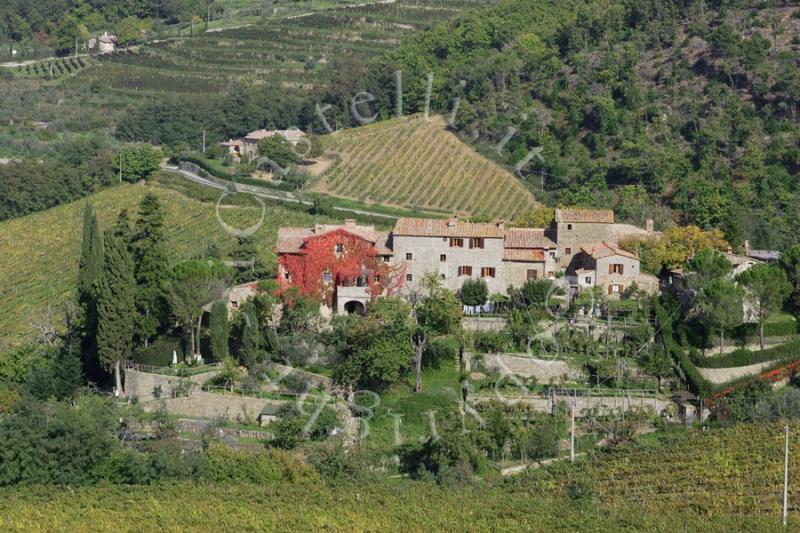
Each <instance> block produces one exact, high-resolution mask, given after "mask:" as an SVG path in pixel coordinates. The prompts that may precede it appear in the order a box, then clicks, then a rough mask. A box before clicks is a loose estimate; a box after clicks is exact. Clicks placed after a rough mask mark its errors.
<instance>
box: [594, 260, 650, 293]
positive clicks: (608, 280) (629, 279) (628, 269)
mask: <svg viewBox="0 0 800 533" xmlns="http://www.w3.org/2000/svg"><path fill="white" fill-rule="evenodd" d="M615 264H618V265H622V267H623V273H622V274H612V273H611V272H609V269H610V268H611V265H615ZM596 271H597V276H596V280H595V283H596V284H597V286H598V287H601V288H602V289H603V294H609V292H608V287H609V286H610V285H612V284H613V285H621V286H622V290H621V291H620V293H622V292H623V291H624V290H625V289H627V288H628V287H629V286H630V285H631V283H633V281H634V280H635V279H636V277H637V276H638V275H639V260H638V259H633V258H630V257H625V256H622V255H611V256H609V257H603V258H602V259H598V260H597V263H596Z"/></svg>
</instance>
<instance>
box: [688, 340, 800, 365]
mask: <svg viewBox="0 0 800 533" xmlns="http://www.w3.org/2000/svg"><path fill="white" fill-rule="evenodd" d="M791 358H794V359H800V340H794V341H791V342H787V343H786V344H781V345H780V346H775V347H774V348H769V349H767V350H764V351H757V352H752V351H750V350H746V349H739V350H736V351H733V352H731V353H729V354H725V355H723V356H721V357H702V358H701V357H696V358H695V361H694V362H695V364H696V365H697V366H699V367H701V368H734V367H738V366H747V365H754V364H756V363H763V362H766V361H778V360H781V359H791Z"/></svg>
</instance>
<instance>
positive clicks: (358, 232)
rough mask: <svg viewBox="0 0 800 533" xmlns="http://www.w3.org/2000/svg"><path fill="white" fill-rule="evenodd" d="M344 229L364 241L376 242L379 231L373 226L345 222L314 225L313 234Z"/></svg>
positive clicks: (323, 233)
mask: <svg viewBox="0 0 800 533" xmlns="http://www.w3.org/2000/svg"><path fill="white" fill-rule="evenodd" d="M336 230H344V231H346V232H348V233H352V234H353V235H355V236H357V237H361V238H362V239H364V240H365V241H369V242H377V241H378V236H379V235H380V233H379V232H377V231H375V228H374V227H373V226H359V225H357V224H356V223H355V222H345V223H344V224H317V225H316V226H314V230H313V233H314V236H317V235H325V234H326V233H330V232H331V231H336Z"/></svg>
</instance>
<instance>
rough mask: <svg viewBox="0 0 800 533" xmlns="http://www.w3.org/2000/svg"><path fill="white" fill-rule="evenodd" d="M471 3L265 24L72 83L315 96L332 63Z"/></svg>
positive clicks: (125, 89) (129, 61)
mask: <svg viewBox="0 0 800 533" xmlns="http://www.w3.org/2000/svg"><path fill="white" fill-rule="evenodd" d="M344 4H345V5H346V4H347V2H345V3H344ZM474 4H475V3H474V2H469V1H467V0H421V1H417V0H400V1H398V2H395V3H392V4H373V5H363V6H360V7H339V8H336V9H329V10H322V11H314V12H309V13H303V14H298V15H292V16H289V17H283V18H276V19H266V21H265V22H263V23H259V24H256V25H252V26H245V27H241V28H236V29H229V30H224V31H214V32H206V33H201V34H199V35H197V36H196V37H193V38H180V39H168V40H164V41H161V42H159V43H152V44H148V45H146V46H142V47H140V48H138V49H137V50H136V51H125V50H121V51H119V52H117V53H115V54H112V55H108V56H101V57H99V58H98V62H97V64H96V65H94V66H93V67H92V68H91V69H87V70H86V71H85V72H84V73H83V75H82V76H80V77H79V78H78V79H77V80H76V83H80V84H85V83H87V82H95V83H98V84H101V85H102V86H103V87H105V88H108V89H110V90H113V91H117V92H121V93H123V94H143V95H147V94H166V93H171V94H175V93H177V94H186V95H199V94H207V93H209V92H221V91H223V90H225V89H226V88H227V87H228V85H229V83H231V82H233V81H235V80H249V81H253V82H258V83H262V84H271V85H276V86H281V87H287V88H299V89H313V88H314V87H316V86H317V85H318V84H320V83H321V81H322V78H321V72H322V71H323V70H324V69H325V66H326V65H327V64H328V62H329V61H330V60H331V59H332V58H335V57H349V58H353V59H354V60H358V59H359V58H364V59H366V58H367V57H370V56H374V55H376V54H380V53H382V52H383V51H385V50H387V49H388V48H390V47H392V46H395V45H397V44H398V43H399V42H400V40H401V39H402V38H403V37H405V36H406V35H409V34H411V33H412V32H414V31H417V30H420V29H424V28H426V27H428V26H430V25H431V24H433V23H435V22H438V21H441V20H445V19H447V18H450V17H453V16H455V15H456V14H458V13H459V11H461V10H463V9H465V8H467V7H472V6H474ZM331 5H333V4H331ZM318 7H320V6H318ZM321 7H325V6H321ZM328 7H331V6H328Z"/></svg>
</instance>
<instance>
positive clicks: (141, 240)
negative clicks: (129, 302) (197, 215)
mask: <svg viewBox="0 0 800 533" xmlns="http://www.w3.org/2000/svg"><path fill="white" fill-rule="evenodd" d="M133 253H134V255H135V259H136V272H135V275H136V283H137V291H136V308H137V310H138V317H137V323H136V338H137V340H138V341H139V342H141V343H142V344H144V345H145V346H147V344H148V342H149V341H150V339H151V338H152V337H153V336H155V335H156V333H157V332H158V328H159V326H161V325H163V324H165V323H166V321H167V318H168V311H169V310H168V308H169V305H168V303H167V281H168V278H169V269H168V267H167V253H166V245H165V239H164V208H163V207H162V206H161V202H159V200H158V197H157V196H156V195H155V194H153V193H147V194H146V195H145V196H144V198H143V199H142V201H141V203H140V204H139V218H138V219H137V221H136V226H135V229H134V235H133Z"/></svg>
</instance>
